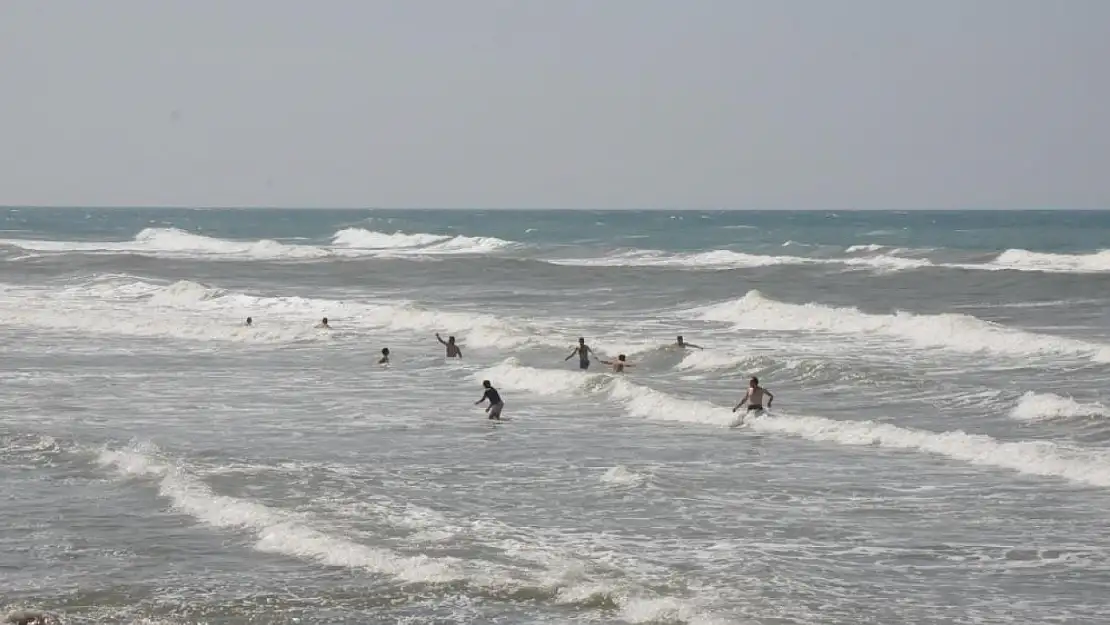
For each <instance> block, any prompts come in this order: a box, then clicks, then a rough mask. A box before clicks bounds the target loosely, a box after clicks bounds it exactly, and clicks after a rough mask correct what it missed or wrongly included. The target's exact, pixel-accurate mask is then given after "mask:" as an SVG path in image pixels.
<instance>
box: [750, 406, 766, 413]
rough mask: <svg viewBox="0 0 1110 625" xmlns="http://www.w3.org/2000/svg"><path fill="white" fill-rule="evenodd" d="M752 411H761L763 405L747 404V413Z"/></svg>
mask: <svg viewBox="0 0 1110 625" xmlns="http://www.w3.org/2000/svg"><path fill="white" fill-rule="evenodd" d="M753 410H763V404H748V412H751V411H753Z"/></svg>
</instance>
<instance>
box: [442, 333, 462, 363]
mask: <svg viewBox="0 0 1110 625" xmlns="http://www.w3.org/2000/svg"><path fill="white" fill-rule="evenodd" d="M436 340H437V341H439V342H440V343H443V344H444V345H446V346H447V357H448V358H462V350H461V349H459V346H458V345H456V344H455V337H453V336H449V337H447V340H446V341H445V340H443V339H442V338H441V337H440V336H439V332H436Z"/></svg>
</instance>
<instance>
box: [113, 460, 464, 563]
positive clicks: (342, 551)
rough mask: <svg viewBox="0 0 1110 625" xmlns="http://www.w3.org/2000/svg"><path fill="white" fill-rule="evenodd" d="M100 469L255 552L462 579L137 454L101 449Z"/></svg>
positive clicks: (422, 558)
mask: <svg viewBox="0 0 1110 625" xmlns="http://www.w3.org/2000/svg"><path fill="white" fill-rule="evenodd" d="M98 461H99V462H100V464H102V465H105V466H112V467H115V468H116V469H118V470H119V471H120V472H122V473H124V474H129V475H135V476H143V477H152V478H156V479H158V481H159V483H158V486H159V494H161V495H162V496H164V497H167V498H169V499H170V500H171V501H172V502H173V507H174V508H175V509H177V510H179V511H181V512H184V513H185V514H188V515H190V516H192V517H194V518H195V519H197V520H198V521H200V522H202V523H205V524H206V525H210V526H212V527H217V528H240V529H246V530H250V531H252V532H253V533H254V534H255V536H256V537H257V542H256V543H255V549H257V550H259V551H262V552H268V553H279V554H284V555H288V556H293V557H298V558H304V559H309V560H314V561H317V562H320V563H322V564H326V565H330V566H343V567H351V568H361V569H365V570H368V571H372V572H375V573H382V574H385V575H390V576H393V577H395V578H397V579H400V580H404V581H409V582H448V581H453V580H458V579H462V578H464V577H465V575H464V573H463V571H462V570H461V569H460V568H459V566H458V563H457V561H456V560H455V559H453V558H430V557H428V556H424V555H416V556H402V555H400V554H397V553H394V552H392V551H390V550H388V549H381V548H375V547H370V546H367V545H363V544H360V543H355V542H352V541H349V540H346V539H343V538H339V537H335V536H330V535H328V534H325V533H324V532H320V531H318V530H315V529H312V528H311V527H309V526H308V525H306V524H305V520H304V519H302V518H300V517H299V516H298V515H294V514H291V513H288V512H284V511H280V510H275V509H273V508H269V507H267V506H264V505H262V504H259V503H255V502H252V501H249V500H245V499H239V498H236V497H227V496H223V495H217V494H215V493H213V492H212V491H211V489H209V488H208V486H207V485H205V484H204V483H203V482H201V481H200V480H198V479H196V478H195V477H192V476H190V475H188V474H187V473H186V472H185V471H184V470H182V469H181V468H179V467H175V466H172V465H170V464H168V463H163V462H159V461H158V460H156V459H154V458H153V457H151V456H150V455H148V454H146V453H142V452H141V451H113V450H107V449H105V450H103V451H102V452H100V454H99V456H98Z"/></svg>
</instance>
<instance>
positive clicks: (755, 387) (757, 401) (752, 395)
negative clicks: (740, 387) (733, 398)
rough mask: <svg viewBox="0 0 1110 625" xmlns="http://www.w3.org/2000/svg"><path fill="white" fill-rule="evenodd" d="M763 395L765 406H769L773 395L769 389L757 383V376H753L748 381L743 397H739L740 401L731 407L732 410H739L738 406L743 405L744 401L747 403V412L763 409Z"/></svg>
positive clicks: (773, 399) (773, 398) (773, 397)
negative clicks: (765, 398) (765, 401)
mask: <svg viewBox="0 0 1110 625" xmlns="http://www.w3.org/2000/svg"><path fill="white" fill-rule="evenodd" d="M764 395H766V396H767V407H768V408H770V407H771V402H773V401H775V396H774V395H773V394H772V393H771V391H769V390H767V389H765V388H763V387H762V386H760V385H759V378H756V377H753V378H752V379H751V380H750V381H749V382H748V392H747V394H745V395H744V399H741V400H740V403H739V404H736V407H735V408H733V409H732V411H733V412H736V411H737V410H740V406H743V405H744V404H745V403H746V404H748V412H752V411H754V410H763V396H764Z"/></svg>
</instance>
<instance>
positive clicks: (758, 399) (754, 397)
mask: <svg viewBox="0 0 1110 625" xmlns="http://www.w3.org/2000/svg"><path fill="white" fill-rule="evenodd" d="M763 395H764V390H763V387H762V386H754V387H749V388H748V403H749V404H755V405H757V406H762V405H763Z"/></svg>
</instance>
